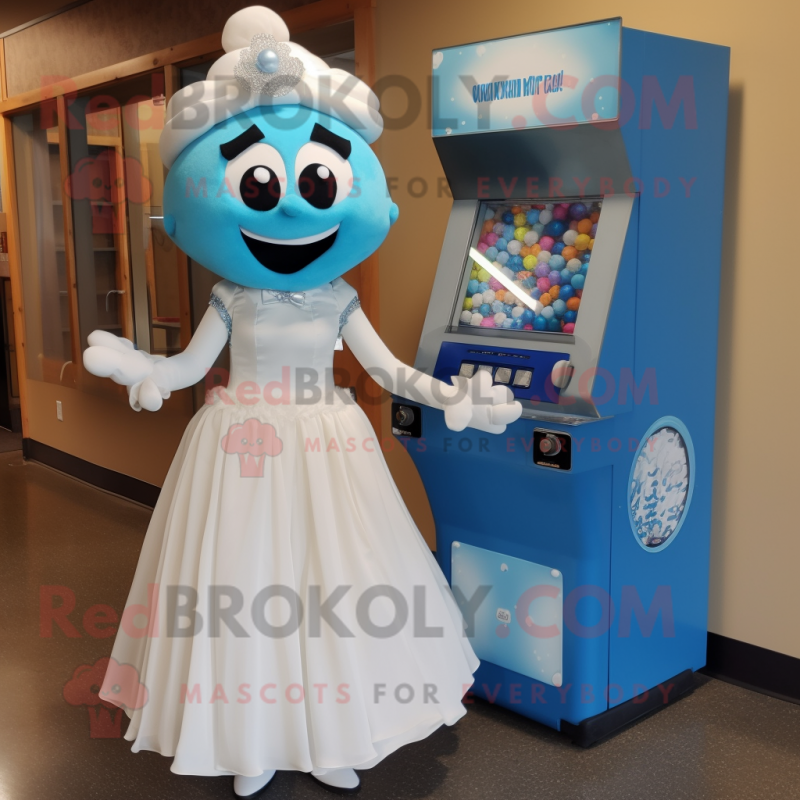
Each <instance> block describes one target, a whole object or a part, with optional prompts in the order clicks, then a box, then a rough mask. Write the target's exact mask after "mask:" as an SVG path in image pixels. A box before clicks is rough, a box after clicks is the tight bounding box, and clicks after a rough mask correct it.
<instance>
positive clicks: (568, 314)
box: [564, 311, 578, 322]
mask: <svg viewBox="0 0 800 800" xmlns="http://www.w3.org/2000/svg"><path fill="white" fill-rule="evenodd" d="M576 319H578V312H577V311H565V312H564V322H575V320H576Z"/></svg>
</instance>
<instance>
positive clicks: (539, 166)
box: [433, 124, 631, 202]
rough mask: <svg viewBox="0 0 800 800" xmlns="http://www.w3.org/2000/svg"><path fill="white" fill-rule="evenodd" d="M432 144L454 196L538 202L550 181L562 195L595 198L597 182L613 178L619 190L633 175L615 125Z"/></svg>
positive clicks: (510, 133) (471, 136)
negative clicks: (607, 128)
mask: <svg viewBox="0 0 800 800" xmlns="http://www.w3.org/2000/svg"><path fill="white" fill-rule="evenodd" d="M433 143H434V145H435V146H436V151H437V152H438V154H439V159H440V160H441V162H442V167H443V168H444V173H445V175H446V176H447V180H448V182H449V183H450V189H451V191H452V193H453V197H454V198H455V199H456V200H466V199H476V198H480V199H483V200H489V199H492V200H499V199H505V200H521V201H523V202H524V201H526V200H527V202H542V201H543V199H544V198H546V197H548V195H549V194H550V191H551V189H550V187H551V181H556V184H554V185H555V189H556V190H557V191H560V192H562V193H563V196H564V197H570V196H573V195H577V194H579V193H580V194H582V195H583V196H586V197H590V196H595V197H596V196H599V195H600V194H601V193H602V192H603V191H604V190H605V191H607V190H606V189H605V187H604V186H601V185H600V182H601V180H608V179H611V180H612V181H613V185H614V187H615V188H616V191H618V192H619V191H621V190H622V187H623V186H624V185H625V181H627V180H628V178H630V177H631V168H630V164H629V162H628V154H627V151H626V150H625V144H624V142H623V140H622V133H621V131H620V130H619V129H618V128H617V129H615V130H603V129H602V128H599V127H598V126H597V125H591V124H584V125H575V126H572V127H565V126H550V127H546V128H528V129H525V130H518V131H486V132H483V133H472V134H465V135H460V136H439V137H436V138H435V139H434V140H433ZM587 179H588V183H586V181H587ZM559 181H560V183H558V182H559ZM534 187H535V192H536V193H535V194H534V193H533V192H534ZM553 199H554V200H555V201H556V202H557V201H558V198H557V197H554V198H553Z"/></svg>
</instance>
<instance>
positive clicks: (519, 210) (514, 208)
mask: <svg viewBox="0 0 800 800" xmlns="http://www.w3.org/2000/svg"><path fill="white" fill-rule="evenodd" d="M511 213H512V214H514V216H516V215H517V214H521V213H522V206H511Z"/></svg>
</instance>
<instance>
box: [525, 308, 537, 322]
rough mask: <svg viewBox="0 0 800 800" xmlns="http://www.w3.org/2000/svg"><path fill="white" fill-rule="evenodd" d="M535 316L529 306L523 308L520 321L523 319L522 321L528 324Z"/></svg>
mask: <svg viewBox="0 0 800 800" xmlns="http://www.w3.org/2000/svg"><path fill="white" fill-rule="evenodd" d="M535 316H536V315H535V314H534V313H533V311H531V310H530V309H529V308H526V309H525V310H524V311H523V312H522V321H523V322H524V323H525V324H526V325H530V324H531V323H532V322H533V320H534V317H535Z"/></svg>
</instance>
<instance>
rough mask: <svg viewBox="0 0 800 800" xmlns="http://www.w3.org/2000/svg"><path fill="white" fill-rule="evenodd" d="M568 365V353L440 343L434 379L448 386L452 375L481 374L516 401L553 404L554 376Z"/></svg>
mask: <svg viewBox="0 0 800 800" xmlns="http://www.w3.org/2000/svg"><path fill="white" fill-rule="evenodd" d="M568 364H569V354H568V353H554V352H549V351H544V350H521V349H520V350H518V349H516V348H514V349H511V348H494V347H486V346H484V345H474V344H467V343H464V342H442V346H441V348H440V350H439V357H438V359H437V360H436V366H435V368H434V371H433V376H434V377H435V378H438V379H439V380H441V381H445V383H450V378H451V377H453V376H454V375H460V376H461V377H463V378H471V377H472V376H473V375H475V374H476V373H477V372H479V371H484V372H488V373H489V374H490V375H491V376H492V381H493V382H494V383H496V384H501V385H503V386H508V388H509V389H511V391H512V393H513V394H514V397H515V398H517V399H518V400H532V401H534V402H537V401H538V402H551V403H552V402H554V401H557V398H558V392H559V391H560V387H559V382H558V381H557V376H559V375H561V373H562V371H563V369H564V368H565V367H566V366H567V365H568ZM554 370H555V372H554ZM563 385H566V384H563Z"/></svg>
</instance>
